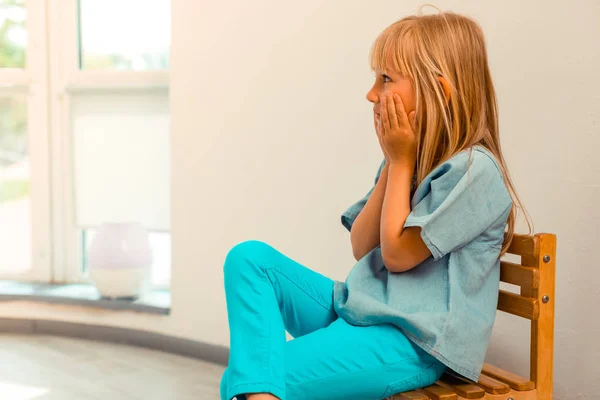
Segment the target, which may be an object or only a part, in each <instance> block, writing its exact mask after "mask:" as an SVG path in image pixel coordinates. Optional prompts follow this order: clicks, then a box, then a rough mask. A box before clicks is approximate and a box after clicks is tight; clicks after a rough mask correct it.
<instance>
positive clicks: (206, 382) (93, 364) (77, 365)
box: [0, 334, 225, 400]
mask: <svg viewBox="0 0 600 400" xmlns="http://www.w3.org/2000/svg"><path fill="white" fill-rule="evenodd" d="M224 369H225V367H224V366H222V365H216V364H212V363H208V362H204V361H201V360H197V359H191V358H187V357H183V356H178V355H174V354H169V353H163V352H160V351H155V350H149V349H144V348H139V347H133V346H125V345H120V344H114V343H104V342H94V341H87V340H80V339H71V338H62V337H54V336H43V335H17V334H0V393H1V394H2V395H1V398H2V399H3V400H4V399H6V400H87V399H90V400H95V399H102V400H121V399H133V400H136V399H144V400H154V399H156V400H159V399H160V400H188V399H189V400H192V399H194V400H217V399H219V382H220V379H221V375H222V374H223V371H224Z"/></svg>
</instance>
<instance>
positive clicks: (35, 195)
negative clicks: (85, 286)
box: [0, 0, 50, 280]
mask: <svg viewBox="0 0 600 400" xmlns="http://www.w3.org/2000/svg"><path fill="white" fill-rule="evenodd" d="M45 31H46V20H45V7H44V3H43V2H36V1H32V2H27V3H26V2H24V1H23V0H0V254H1V255H2V256H1V257H0V277H1V278H7V279H25V280H48V279H49V278H50V258H49V255H50V238H49V228H50V224H49V174H48V145H49V143H48V124H47V120H48V118H47V117H48V116H47V99H46V96H47V86H48V80H47V75H46V71H47V67H48V64H47V60H46V46H45V41H44V34H45ZM33 221H36V223H35V224H33Z"/></svg>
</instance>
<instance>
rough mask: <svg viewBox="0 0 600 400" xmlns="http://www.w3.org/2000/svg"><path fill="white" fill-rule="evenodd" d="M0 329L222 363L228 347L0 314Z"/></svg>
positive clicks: (131, 331) (8, 331) (87, 325)
mask: <svg viewBox="0 0 600 400" xmlns="http://www.w3.org/2000/svg"><path fill="white" fill-rule="evenodd" d="M0 333H21V334H39V335H53V336H65V337H74V338H80V339H88V340H98V341H103V342H113V343H121V344H127V345H131V346H140V347H146V348H149V349H154V350H160V351H165V352H167V353H173V354H179V355H182V356H186V357H191V358H196V359H200V360H204V361H208V362H211V363H215V364H220V365H224V366H227V364H228V360H229V348H228V347H224V346H217V345H212V344H207V343H204V342H199V341H194V340H189V339H182V338H178V337H173V336H169V335H162V334H159V333H154V332H148V331H143V330H138V329H127V328H119V327H112V326H103V325H89V324H79V323H74V322H64V321H53V320H39V319H17V318H0Z"/></svg>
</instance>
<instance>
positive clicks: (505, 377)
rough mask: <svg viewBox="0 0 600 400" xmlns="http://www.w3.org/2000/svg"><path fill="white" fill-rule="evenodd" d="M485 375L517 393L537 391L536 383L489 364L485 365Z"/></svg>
mask: <svg viewBox="0 0 600 400" xmlns="http://www.w3.org/2000/svg"><path fill="white" fill-rule="evenodd" d="M483 373H484V374H485V375H488V376H491V377H492V378H494V379H498V380H499V381H502V382H504V383H507V384H508V385H509V386H510V387H511V388H513V389H514V390H517V391H524V390H533V389H535V383H533V382H532V381H530V380H529V379H526V378H523V377H522V376H519V375H517V374H513V373H512V372H508V371H505V370H503V369H501V368H498V367H496V366H493V365H491V364H488V363H485V364H483Z"/></svg>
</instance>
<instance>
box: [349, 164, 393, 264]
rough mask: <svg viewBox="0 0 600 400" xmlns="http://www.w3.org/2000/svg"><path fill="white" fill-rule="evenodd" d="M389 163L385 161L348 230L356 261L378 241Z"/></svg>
mask: <svg viewBox="0 0 600 400" xmlns="http://www.w3.org/2000/svg"><path fill="white" fill-rule="evenodd" d="M388 169H389V163H388V162H387V161H386V163H385V165H384V167H383V169H382V170H381V174H380V175H379V180H378V181H377V184H375V189H374V190H373V193H371V196H369V200H368V201H367V203H366V204H365V206H364V207H363V209H362V211H361V212H360V214H358V216H357V217H356V219H355V220H354V223H353V224H352V229H351V230H350V242H351V243H352V254H353V255H354V258H355V259H356V261H358V260H360V259H361V258H363V257H364V256H365V255H366V254H367V253H368V252H370V251H371V250H373V249H374V248H375V247H377V245H378V244H379V242H380V226H379V225H380V222H381V208H382V205H383V198H384V196H385V190H386V185H387V180H388Z"/></svg>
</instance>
